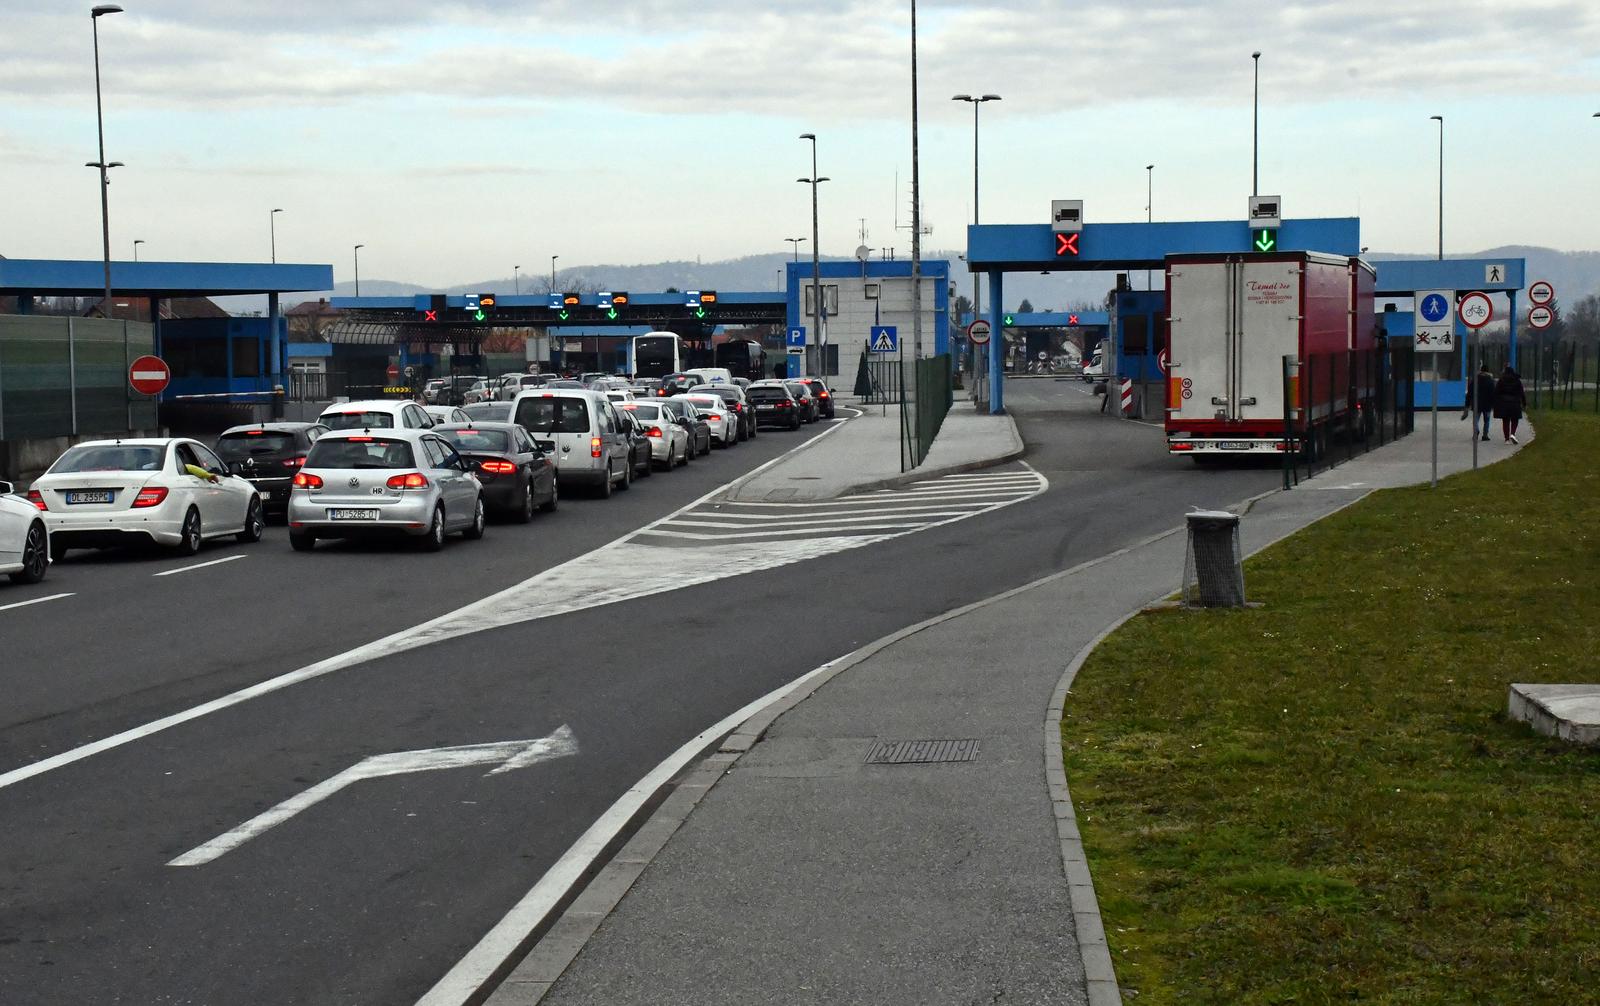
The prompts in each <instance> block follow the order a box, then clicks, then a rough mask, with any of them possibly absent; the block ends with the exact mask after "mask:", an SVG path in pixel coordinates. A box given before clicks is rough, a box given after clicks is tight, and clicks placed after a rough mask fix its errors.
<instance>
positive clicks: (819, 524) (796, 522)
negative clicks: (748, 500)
mask: <svg viewBox="0 0 1600 1006" xmlns="http://www.w3.org/2000/svg"><path fill="white" fill-rule="evenodd" d="M971 512H972V511H970V510H934V511H932V512H931V513H901V512H900V511H898V510H893V511H890V512H888V513H882V512H879V513H870V514H857V515H855V516H854V517H782V516H776V515H774V516H768V515H766V514H756V515H754V517H755V519H757V520H781V521H784V526H785V527H792V528H799V529H805V528H816V529H818V530H824V529H825V528H824V525H827V524H858V523H860V522H862V521H875V520H884V519H886V518H889V517H900V518H903V519H904V518H909V519H911V520H921V519H923V518H924V517H926V518H929V519H931V518H934V517H951V516H954V515H955V514H958V513H971ZM693 516H695V517H704V516H716V515H714V514H712V515H706V514H694V515H693ZM662 526H663V527H733V528H752V527H760V525H759V524H741V523H739V522H738V521H721V520H686V519H679V520H675V521H672V522H671V523H670V524H663V525H662Z"/></svg>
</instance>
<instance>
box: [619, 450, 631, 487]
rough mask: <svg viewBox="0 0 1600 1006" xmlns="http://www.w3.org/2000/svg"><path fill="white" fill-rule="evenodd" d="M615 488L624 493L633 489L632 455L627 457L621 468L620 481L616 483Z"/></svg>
mask: <svg viewBox="0 0 1600 1006" xmlns="http://www.w3.org/2000/svg"><path fill="white" fill-rule="evenodd" d="M617 488H618V489H622V490H624V491H626V490H628V489H632V488H633V455H631V454H630V455H629V456H628V459H627V461H626V462H625V463H624V464H623V466H622V481H621V482H619V483H617Z"/></svg>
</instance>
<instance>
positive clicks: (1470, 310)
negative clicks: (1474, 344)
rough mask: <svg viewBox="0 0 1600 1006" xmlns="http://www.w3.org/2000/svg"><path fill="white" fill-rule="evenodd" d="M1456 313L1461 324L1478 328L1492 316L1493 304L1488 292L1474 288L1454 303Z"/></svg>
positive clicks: (1485, 323)
mask: <svg viewBox="0 0 1600 1006" xmlns="http://www.w3.org/2000/svg"><path fill="white" fill-rule="evenodd" d="M1456 314H1457V315H1458V316H1460V318H1461V323H1462V324H1463V325H1465V326H1467V327H1468V328H1470V329H1474V330H1476V329H1480V328H1482V327H1483V326H1485V325H1487V324H1489V320H1490V319H1491V318H1493V317H1494V304H1493V302H1492V301H1490V300H1489V295H1488V294H1486V293H1481V292H1479V291H1477V290H1474V291H1472V292H1471V293H1469V294H1467V295H1466V296H1465V297H1462V298H1461V301H1460V303H1458V304H1457V305H1456Z"/></svg>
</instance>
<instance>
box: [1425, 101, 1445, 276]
mask: <svg viewBox="0 0 1600 1006" xmlns="http://www.w3.org/2000/svg"><path fill="white" fill-rule="evenodd" d="M1428 118H1430V119H1432V120H1433V121H1434V122H1437V123H1438V124H1439V260H1440V261H1441V262H1442V261H1444V116H1442V115H1430V116H1428Z"/></svg>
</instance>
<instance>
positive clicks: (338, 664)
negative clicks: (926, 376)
mask: <svg viewBox="0 0 1600 1006" xmlns="http://www.w3.org/2000/svg"><path fill="white" fill-rule="evenodd" d="M843 428H844V425H843V424H842V423H841V424H840V425H838V426H832V427H829V428H828V429H826V430H824V431H822V432H821V433H819V434H817V435H816V436H815V437H812V438H811V439H810V440H807V441H806V442H805V443H802V444H796V445H795V446H794V447H791V448H789V450H787V451H785V452H783V453H782V454H780V455H778V456H777V457H775V458H773V459H771V460H770V461H766V462H764V463H762V464H760V465H758V466H756V468H755V469H753V470H752V471H751V472H749V473H747V475H755V474H759V473H760V472H762V471H765V470H766V469H768V468H771V467H772V466H773V465H776V464H778V463H779V462H781V461H783V460H784V459H785V458H787V457H789V455H791V454H794V453H795V452H797V451H803V450H805V449H806V448H807V447H810V446H811V445H812V444H815V443H816V442H817V441H818V440H821V439H822V438H823V437H825V436H828V435H829V434H830V433H832V432H833V431H834V430H840V429H843ZM745 477H747V476H745V475H741V476H740V477H739V479H734V480H733V481H732V482H728V483H726V484H724V485H721V486H718V487H717V488H715V489H713V490H711V491H710V492H708V493H706V494H705V495H704V496H701V497H700V498H699V499H697V500H695V501H694V502H693V503H690V504H689V508H693V507H697V506H701V505H702V504H704V503H706V502H707V501H708V500H710V499H712V498H714V497H715V496H717V495H718V494H719V493H723V492H726V491H727V490H728V488H729V487H730V486H732V485H734V483H736V482H738V481H739V480H740V479H742V478H745ZM676 512H678V513H681V512H682V511H681V510H679V511H676ZM672 516H673V514H668V515H667V516H666V517H662V518H661V519H660V520H657V521H653V522H651V523H650V524H646V525H645V526H644V528H641V529H640V530H637V531H632V532H629V533H628V534H625V535H623V536H622V537H621V538H618V539H616V540H615V541H612V542H611V543H610V544H607V545H603V546H601V547H600V548H599V549H596V550H595V551H594V552H590V553H588V554H587V555H584V556H580V557H579V558H577V559H573V560H569V561H568V562H565V563H562V564H561V565H559V566H555V567H552V568H551V569H548V570H545V571H544V572H543V573H538V574H535V575H534V576H531V577H529V578H528V579H526V580H524V581H522V582H521V583H518V584H516V585H514V586H511V587H507V588H506V589H505V590H502V591H499V592H498V593H494V594H490V595H489V596H488V597H484V598H480V599H479V600H477V601H474V602H473V603H471V604H469V605H466V606H465V607H462V608H457V609H456V610H455V611H451V612H447V613H446V614H443V615H440V616H438V617H437V618H431V619H429V620H428V621H426V622H422V623H420V624H418V625H414V626H412V627H410V628H409V629H401V630H400V631H399V632H393V633H390V634H389V635H387V636H384V637H383V638H381V639H375V640H373V641H372V642H370V643H366V644H363V645H361V646H358V647H356V648H354V649H351V650H346V651H345V652H343V653H338V654H335V655H333V656H331V657H327V658H324V659H322V660H319V661H317V662H316V663H314V664H307V665H306V666H305V667H302V668H300V669H298V670H294V671H290V672H288V673H287V674H280V675H278V676H277V677H275V678H268V679H267V680H265V681H258V682H256V683H255V684H253V685H250V686H249V687H247V688H241V689H239V690H238V691H236V692H229V693H228V694H227V695H223V696H221V697H219V698H215V699H212V700H211V701H209V702H202V703H200V704H199V705H197V706H190V707H189V708H188V709H184V710H180V711H179V712H176V713H172V714H170V715H168V716H163V717H161V718H160V719H156V720H151V721H150V722H149V723H145V724H143V725H141V726H137V727H132V728H130V729H127V730H124V731H122V732H121V733H115V734H112V735H110V736H108V737H102V738H100V739H99V740H97V741H90V742H89V743H87V744H80V745H79V746H77V747H75V748H69V749H68V750H66V751H62V752H60V753H58V754H54V755H51V756H50V757H48V758H44V759H41V760H39V761H36V762H32V763H30V764H28V765H23V766H22V767H21V768H14V769H12V770H11V771H9V772H3V773H0V789H6V788H7V787H10V786H15V785H16V784H17V783H19V782H24V781H26V780H28V779H32V778H33V777H34V776H38V775H44V774H45V773H46V772H53V771H55V770H56V769H58V768H64V767H65V766H67V765H71V764H73V763H74V762H79V761H82V760H83V759H85V758H90V757H93V756H94V755H97V754H101V753H102V752H105V751H110V750H113V749H115V748H119V747H122V746H123V745H124V744H131V743H133V742H134V741H137V740H142V739H144V738H146V737H150V736H152V735H154V734H158V733H161V732H162V731H164V730H170V729H171V728H173V727H175V726H179V725H181V724H184V723H188V722H189V721H190V720H197V719H200V718H201V717H204V716H209V715H211V714H212V713H215V712H221V711H222V710H224V709H228V708H230V707H232V706H236V705H240V704H241V703H244V702H249V701H250V700H251V699H256V698H260V697H261V696H263V695H270V694H272V693H273V692H276V691H279V690H281V689H284V688H288V687H290V686H292V685H298V684H300V683H301V682H303V681H310V680H312V679H313V678H320V677H322V676H323V675H324V674H332V673H333V672H334V671H341V670H344V669H345V668H347V667H355V666H357V665H360V664H364V663H366V662H367V661H369V660H372V659H375V658H377V657H382V656H389V655H391V654H395V653H401V652H404V651H406V650H414V649H417V648H418V647H422V646H426V645H428V644H429V643H436V642H439V641H440V640H444V639H451V638H454V637H456V636H463V635H467V634H469V633H472V632H481V631H483V630H484V629H493V628H499V627H501V626H505V625H512V624H516V623H518V622H524V621H531V620H532V619H534V618H542V617H546V616H549V615H555V614H561V613H562V612H564V611H576V610H579V609H581V608H588V607H596V606H598V605H601V604H608V603H615V602H617V601H626V600H631V599H633V598H635V597H643V596H646V595H648V594H652V593H661V592H664V591H668V590H676V589H678V588H681V587H688V586H692V585H693V584H695V583H703V582H709V581H711V580H715V579H720V576H721V574H716V575H713V574H710V573H704V574H700V575H698V577H697V575H696V574H685V572H684V571H683V569H682V568H681V565H680V566H679V568H678V571H677V573H676V576H675V578H674V580H672V581H669V580H667V579H666V577H665V576H663V577H662V579H661V581H660V582H658V583H657V584H655V585H653V586H651V585H646V586H643V587H640V588H638V589H628V590H626V591H624V590H621V589H618V591H617V593H616V594H614V595H610V596H607V595H605V594H604V592H603V590H602V589H600V585H599V584H597V585H596V589H595V591H594V592H593V594H592V595H591V596H588V597H582V598H577V599H573V600H572V601H571V602H570V603H567V604H544V605H535V606H531V607H530V606H529V605H528V604H527V602H526V599H525V598H526V595H528V594H537V595H538V596H540V597H544V596H547V594H546V593H543V592H539V591H538V590H537V587H538V585H539V583H540V582H541V581H542V580H543V579H549V578H551V577H552V574H556V573H557V571H561V570H566V571H571V570H574V569H576V568H577V567H578V566H579V565H580V564H581V565H582V566H583V567H584V568H585V569H587V568H588V567H589V566H592V565H594V563H593V558H594V556H595V554H596V553H597V552H600V551H603V550H611V551H613V552H616V551H626V549H627V547H628V543H629V542H630V541H632V540H633V539H634V538H636V537H637V536H639V535H640V534H642V533H644V532H645V531H647V530H649V529H650V528H653V527H655V526H656V525H658V524H661V523H663V522H665V521H667V520H670V519H671V518H672ZM811 545H812V543H810V542H807V543H805V546H811ZM801 547H802V546H796V549H799V548H801ZM641 551H648V552H660V551H662V549H661V548H659V547H642V546H641ZM795 551H796V550H795V549H791V550H790V551H789V552H788V553H783V554H782V558H777V557H776V555H775V557H774V558H773V559H772V560H771V561H773V562H779V561H786V562H792V561H799V560H797V559H793V558H792V557H791V556H792V555H793V554H794V552H795ZM816 554H819V555H821V554H827V553H826V552H825V551H819V552H817V553H816ZM802 555H803V556H804V557H809V556H807V555H804V553H802ZM761 558H763V557H761V556H751V557H749V561H748V562H747V564H746V565H745V566H744V567H743V568H741V570H740V571H741V572H752V571H754V570H756V569H759V568H764V567H762V566H761V565H760V562H759V560H760V559H761ZM621 568H622V569H628V568H629V566H628V563H627V562H626V561H625V562H623V563H622V564H621ZM768 568H769V567H768ZM617 575H618V574H617V573H616V572H615V571H608V572H605V573H604V585H605V586H609V587H612V588H617V587H618V585H617V584H616V582H615V581H616V577H617ZM519 602H520V603H519Z"/></svg>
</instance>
